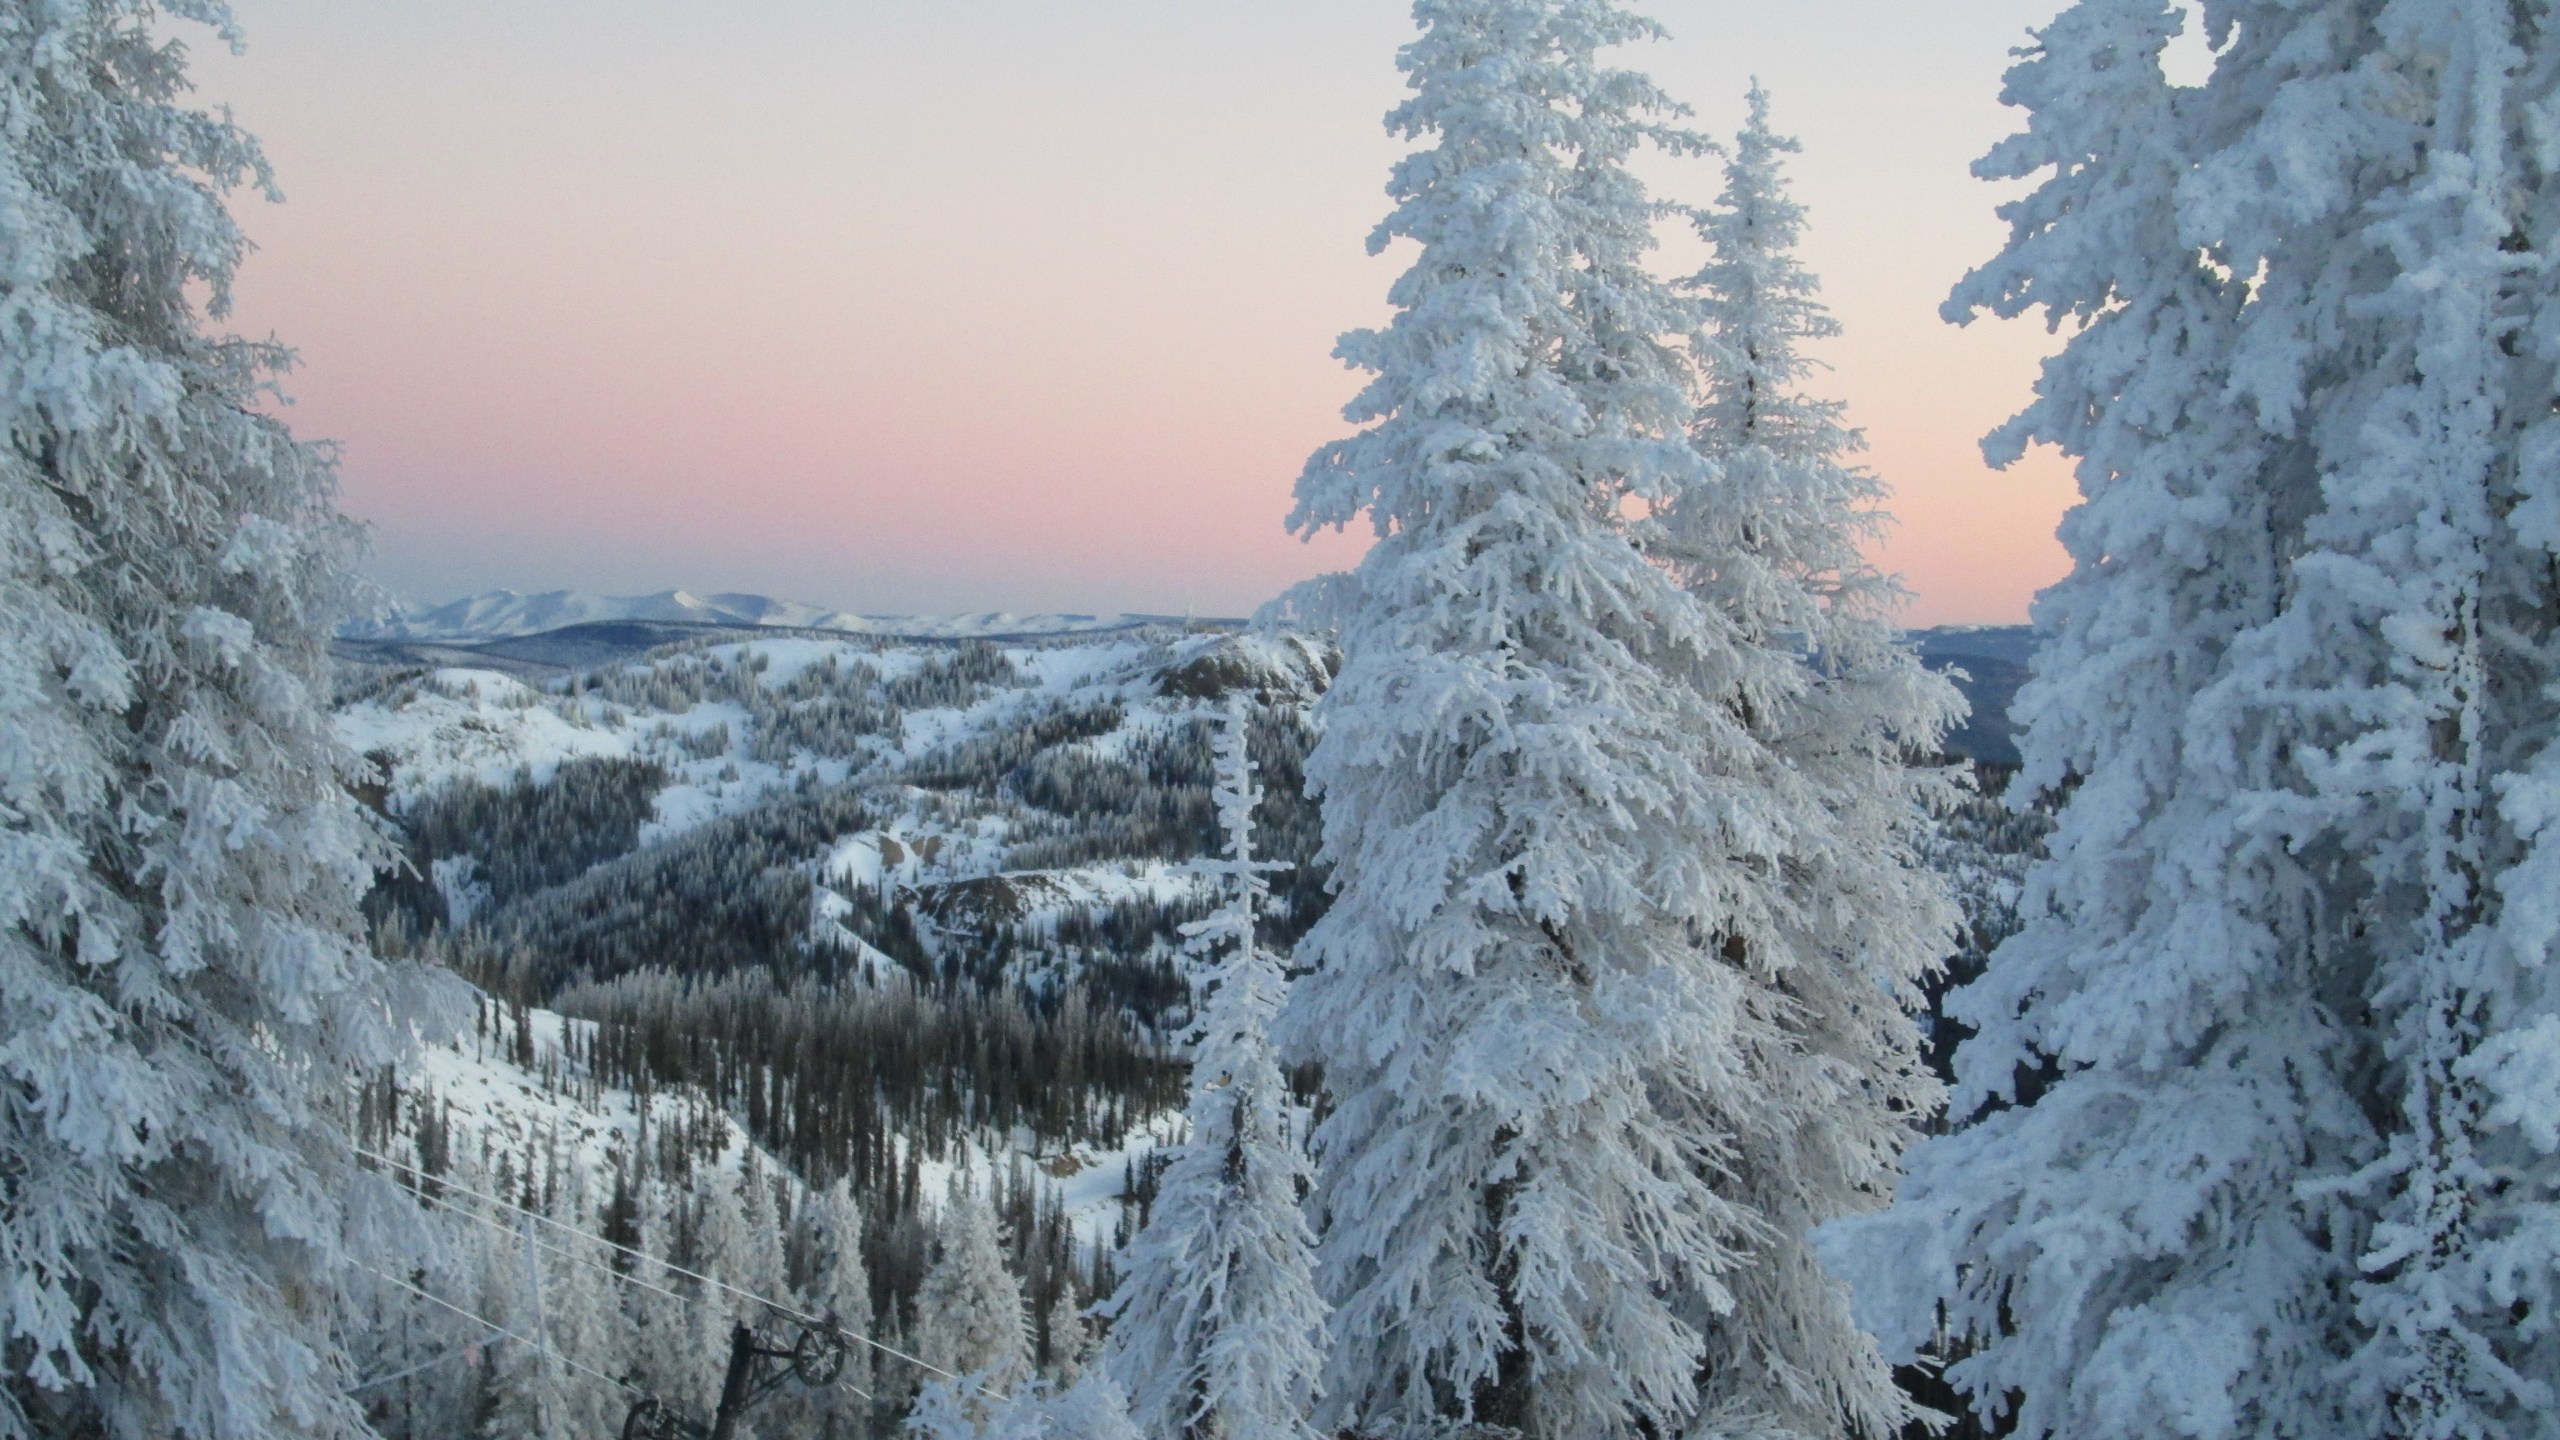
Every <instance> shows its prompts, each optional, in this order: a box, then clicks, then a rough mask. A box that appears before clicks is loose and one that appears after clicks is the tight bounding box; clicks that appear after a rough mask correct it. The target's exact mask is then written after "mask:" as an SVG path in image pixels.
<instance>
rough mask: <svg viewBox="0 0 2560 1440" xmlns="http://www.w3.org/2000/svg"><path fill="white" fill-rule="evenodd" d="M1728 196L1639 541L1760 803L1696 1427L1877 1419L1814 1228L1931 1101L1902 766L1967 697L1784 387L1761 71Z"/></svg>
mask: <svg viewBox="0 0 2560 1440" xmlns="http://www.w3.org/2000/svg"><path fill="white" fill-rule="evenodd" d="M1749 104H1750V118H1749V121H1748V123H1747V124H1746V125H1745V127H1744V129H1743V131H1742V133H1741V135H1740V136H1739V137H1738V138H1737V140H1736V142H1735V145H1734V149H1733V152H1732V157H1731V160H1730V162H1729V163H1728V164H1727V166H1726V167H1725V189H1724V193H1723V195H1722V196H1721V197H1720V199H1719V200H1718V201H1717V203H1716V206H1715V207H1714V209H1713V210H1711V211H1709V212H1707V213H1704V214H1702V215H1700V216H1699V217H1698V228H1699V233H1700V236H1701V238H1702V239H1704V240H1705V241H1706V242H1707V245H1708V248H1709V252H1710V257H1711V258H1710V260H1709V263H1708V265H1707V266H1706V268H1705V269H1704V270H1702V271H1701V272H1700V273H1699V274H1698V275H1697V276H1696V277H1694V278H1693V279H1692V281H1691V282H1690V283H1691V285H1692V286H1693V287H1694V288H1695V290H1696V292H1697V294H1698V296H1699V298H1700V300H1701V302H1702V304H1703V309H1704V316H1703V320H1704V322H1705V323H1704V334H1703V335H1702V344H1701V347H1700V354H1701V364H1700V378H1701V382H1702V390H1703V403H1702V404H1701V405H1700V407H1699V409H1698V413H1697V417H1696V420H1695V423H1694V427H1693V430H1694V435H1695V438H1696V442H1697V445H1698V448H1699V449H1700V450H1701V451H1702V452H1704V453H1705V454H1706V455H1707V456H1708V457H1709V458H1710V459H1711V460H1713V461H1714V462H1715V465H1714V469H1713V470H1712V471H1711V472H1710V474H1709V475H1708V476H1707V477H1706V478H1705V479H1703V480H1701V481H1700V482H1698V483H1695V484H1692V485H1690V486H1688V487H1687V488H1685V489H1684V490H1683V491H1682V492H1681V493H1680V494H1679V495H1678V496H1677V497H1676V498H1675V499H1674V500H1673V501H1672V502H1671V503H1670V504H1668V505H1666V506H1664V507H1663V508H1662V510H1661V511H1660V512H1659V516H1658V519H1659V524H1658V527H1656V528H1654V530H1653V533H1652V535H1651V537H1650V548H1651V550H1652V553H1653V554H1654V555H1655V556H1656V558H1658V559H1660V560H1662V561H1663V562H1664V563H1666V564H1667V565H1668V566H1669V567H1670V568H1671V571H1672V573H1673V574H1674V575H1676V576H1677V577H1679V578H1680V579H1681V580H1682V581H1683V582H1684V583H1685V584H1687V586H1688V587H1689V589H1690V593H1691V594H1692V595H1694V596H1695V597H1697V599H1698V600H1699V601H1700V602H1701V603H1702V605H1703V607H1704V610H1705V616H1704V624H1705V626H1706V629H1707V633H1708V636H1709V643H1708V645H1707V646H1706V647H1705V649H1704V652H1703V653H1702V654H1701V655H1699V656H1698V657H1697V658H1696V659H1695V660H1694V661H1693V662H1692V663H1691V667H1690V669H1689V673H1690V674H1691V675H1692V676H1693V678H1694V680H1695V683H1697V684H1698V685H1699V686H1700V687H1701V689H1702V690H1703V691H1704V692H1705V694H1706V695H1707V697H1708V698H1709V699H1710V700H1711V701H1712V702H1714V703H1715V704H1716V705H1717V706H1718V707H1719V708H1720V709H1721V710H1722V711H1724V712H1725V713H1726V714H1728V715H1730V716H1731V717H1733V721H1734V724H1733V728H1731V729H1729V730H1727V731H1724V732H1721V733H1719V734H1718V735H1717V736H1716V737H1714V740H1715V743H1714V744H1713V748H1712V749H1711V750H1710V751H1709V752H1708V753H1709V755H1710V756H1711V757H1712V761H1711V763H1712V764H1713V765H1714V767H1715V770H1716V773H1718V774H1719V775H1720V776H1722V777H1723V784H1724V785H1725V786H1727V787H1729V789H1730V791H1731V792H1732V793H1733V794H1734V796H1735V799H1736V801H1737V802H1739V803H1744V804H1748V805H1749V806H1751V807H1752V808H1753V809H1755V810H1757V811H1758V812H1759V813H1760V814H1761V815H1763V816H1765V817H1767V818H1766V819H1765V820H1764V821H1763V822H1762V826H1761V828H1759V829H1758V830H1757V831H1756V832H1755V833H1754V834H1752V835H1751V837H1750V839H1749V841H1748V842H1747V843H1745V844H1739V845H1737V844H1734V843H1732V842H1731V841H1730V840H1728V841H1727V842H1725V846H1724V849H1723V851H1722V853H1721V854H1720V855H1719V857H1718V858H1719V859H1720V860H1722V862H1723V863H1724V864H1725V865H1726V866H1728V867H1730V868H1731V870H1732V871H1733V872H1735V874H1736V876H1737V879H1738V880H1739V881H1740V882H1741V883H1738V884H1737V883H1735V882H1733V881H1728V884H1729V885H1732V887H1733V893H1732V896H1731V898H1730V899H1729V900H1728V901H1727V904H1728V905H1729V906H1730V907H1731V908H1730V911H1729V916H1728V918H1725V919H1723V920H1721V921H1719V922H1718V927H1717V928H1718V933H1720V934H1721V935H1722V936H1723V937H1724V945H1723V954H1722V958H1723V959H1724V961H1725V962H1726V963H1727V964H1729V965H1731V966H1732V967H1734V969H1735V970H1736V971H1738V972H1739V974H1740V976H1741V977H1742V979H1743V981H1744V986H1743V989H1742V990H1741V992H1740V994H1741V1009H1740V1013H1739V1015H1738V1017H1737V1022H1738V1023H1736V1024H1735V1026H1734V1029H1733V1039H1732V1040H1731V1042H1730V1044H1731V1047H1732V1050H1731V1058H1730V1060H1729V1061H1727V1063H1730V1064H1734V1065H1736V1066H1737V1067H1738V1068H1739V1069H1740V1070H1741V1072H1742V1074H1743V1076H1744V1083H1743V1085H1742V1087H1741V1088H1739V1089H1736V1090H1733V1091H1730V1092H1728V1093H1729V1095H1730V1097H1731V1103H1729V1104H1728V1105H1727V1106H1726V1107H1725V1108H1721V1109H1720V1110H1719V1111H1718V1112H1717V1113H1716V1114H1715V1115H1714V1117H1713V1123H1714V1126H1715V1127H1716V1129H1717V1130H1718V1131H1720V1132H1721V1133H1722V1134H1723V1135H1724V1136H1725V1137H1726V1138H1725V1153H1724V1155H1723V1156H1722V1158H1721V1159H1720V1161H1719V1162H1718V1168H1719V1169H1720V1171H1721V1172H1722V1173H1721V1174H1720V1176H1719V1177H1718V1179H1717V1182H1716V1189H1717V1193H1718V1194H1720V1195H1722V1196H1724V1197H1726V1198H1727V1199H1729V1200H1732V1201H1734V1202H1736V1203H1738V1204H1741V1205H1743V1206H1745V1207H1747V1208H1748V1209H1749V1211H1750V1212H1751V1214H1752V1215H1753V1216H1754V1217H1755V1220H1756V1221H1757V1231H1758V1233H1756V1234H1755V1235H1754V1236H1753V1237H1752V1238H1751V1239H1750V1240H1749V1242H1748V1243H1747V1246H1746V1248H1747V1250H1748V1252H1749V1254H1750V1257H1751V1258H1750V1263H1749V1264H1748V1265H1746V1266H1743V1267H1741V1268H1740V1269H1738V1270H1736V1271H1735V1272H1734V1273H1733V1274H1732V1275H1730V1276H1729V1277H1728V1278H1727V1279H1726V1281H1725V1284H1726V1286H1727V1287H1728V1289H1729V1290H1730V1291H1731V1294H1732V1298H1733V1305H1732V1308H1731V1309H1730V1310H1729V1311H1726V1312H1725V1313H1723V1314H1721V1315H1719V1316H1713V1317H1709V1316H1699V1317H1697V1323H1698V1324H1699V1325H1700V1326H1701V1328H1702V1329H1703V1330H1704V1332H1705V1334H1706V1338H1707V1356H1706V1361H1705V1365H1704V1381H1703V1387H1704V1394H1703V1397H1702V1398H1703V1405H1702V1413H1703V1416H1704V1418H1703V1420H1702V1421H1701V1426H1702V1429H1703V1430H1705V1431H1706V1432H1707V1433H1725V1431H1727V1430H1728V1429H1734V1428H1739V1429H1743V1430H1747V1431H1750V1432H1752V1433H1771V1432H1778V1433H1789V1434H1798V1435H1809V1436H1811V1435H1830V1434H1836V1433H1839V1432H1840V1431H1841V1429H1842V1428H1843V1427H1844V1426H1845V1427H1846V1428H1847V1429H1848V1430H1850V1431H1853V1432H1856V1433H1862V1434H1875V1435H1882V1434H1890V1433H1894V1432H1895V1431H1897V1430H1898V1429H1899V1428H1900V1427H1901V1425H1902V1424H1903V1422H1904V1421H1906V1420H1907V1419H1909V1418H1910V1416H1911V1413H1912V1412H1911V1407H1910V1405H1909V1403H1908V1402H1907V1401H1906V1400H1905V1398H1904V1397H1903V1395H1902V1392H1901V1391H1900V1389H1899V1388H1897V1387H1896V1386H1895V1384H1894V1383H1893V1378H1892V1375H1891V1372H1890V1371H1889V1369H1888V1368H1887V1367H1886V1365H1885V1363H1884V1361H1883V1358H1882V1356H1881V1354H1880V1353H1879V1352H1878V1350H1877V1348H1876V1345H1875V1342H1874V1341H1873V1340H1872V1339H1871V1338H1870V1337H1868V1336H1867V1335H1866V1334H1865V1333H1863V1332H1862V1331H1860V1330H1859V1328H1858V1327H1857V1324H1856V1323H1855V1321H1854V1320H1852V1318H1851V1317H1850V1312H1849V1303H1848V1294H1847V1291H1846V1290H1845V1289H1844V1288H1843V1287H1842V1286H1841V1285H1840V1283H1839V1282H1838V1281H1836V1280H1834V1279H1833V1278H1831V1277H1830V1276H1829V1275H1828V1274H1827V1273H1825V1271H1824V1270H1823V1268H1822V1266H1821V1264H1820V1262H1819V1261H1818V1260H1817V1259H1816V1258H1815V1256H1814V1254H1813V1251H1812V1248H1811V1244H1810V1240H1811V1236H1812V1232H1813V1230H1814V1228H1815V1227H1817V1226H1819V1225H1821V1224H1823V1223H1824V1222H1826V1221H1829V1220H1833V1219H1837V1218H1839V1217H1841V1216H1843V1215H1849V1214H1856V1213H1859V1212H1863V1211H1866V1210H1870V1209H1873V1208H1874V1207H1875V1206H1876V1204H1877V1203H1878V1202H1879V1201H1880V1200H1881V1199H1882V1198H1883V1197H1884V1196H1886V1195H1888V1194H1890V1193H1891V1191H1892V1185H1893V1180H1894V1177H1895V1173H1896V1169H1897V1165H1898V1161H1899V1158H1900V1156H1901V1153H1902V1151H1903V1150H1904V1149H1905V1148H1906V1147H1907V1146H1908V1145H1909V1144H1910V1143H1911V1142H1912V1140H1914V1139H1915V1138H1917V1130H1916V1128H1915V1127H1916V1126H1917V1124H1918V1123H1919V1121H1920V1120H1921V1119H1922V1118H1923V1117H1924V1116H1926V1115H1928V1114H1929V1113H1931V1112H1932V1111H1933V1110H1934V1109H1935V1108H1936V1105H1937V1101H1938V1093H1937V1086H1936V1084H1935V1082H1934V1081H1933V1080H1932V1079H1931V1078H1930V1077H1929V1074H1928V1071H1927V1068H1926V1066H1925V1065H1924V1064H1923V1063H1922V1062H1921V1058H1920V1035H1919V1030H1918V1027H1917V1026H1916V1024H1914V1022H1913V1020H1912V1017H1911V1010H1912V1009H1914V1008H1916V1007H1917V1006H1918V1005H1919V1004H1920V1003H1921V998H1922V997H1921V995H1920V992H1919V988H1918V982H1919V980H1920V978H1921V976H1922V975H1923V974H1924V973H1925V972H1926V970H1927V969H1928V968H1929V967H1930V966H1932V965H1934V964H1935V963H1936V962H1937V961H1938V959H1939V958H1940V957H1941V956H1942V955H1944V954H1945V952H1946V950H1947V947H1948V942H1949V938H1950V935H1951V933H1952V931H1953V928H1954V918H1955V917H1954V913H1953V910H1952V908H1951V904H1950V901H1949V900H1948V898H1947V896H1946V894H1945V892H1944V887H1943V884H1942V882H1941V881H1940V880H1939V878H1938V877H1937V876H1936V875H1935V874H1934V873H1932V872H1931V871H1929V870H1928V869H1927V868H1926V867H1925V866H1923V865H1922V864H1921V863H1920V862H1919V860H1918V858H1917V856H1916V854H1915V852H1914V849H1913V842H1914V840H1915V838H1916V837H1917V836H1918V834H1919V833H1920V832H1921V830H1922V827H1923V826H1924V825H1925V824H1926V823H1927V814H1928V812H1927V808H1926V805H1927V801H1928V799H1929V797H1930V795H1931V793H1932V792H1935V791H1939V790H1943V789H1944V788H1945V787H1946V784H1947V782H1946V780H1945V778H1944V777H1943V775H1941V774H1940V772H1938V771H1937V770H1935V769H1934V768H1916V767H1914V766H1913V765H1912V764H1911V763H1910V762H1909V760H1908V758H1907V754H1908V751H1909V750H1910V749H1911V748H1915V747H1916V748H1918V749H1921V750H1923V751H1924V752H1925V751H1926V750H1928V749H1930V748H1933V747H1934V744H1935V742H1936V740H1937V738H1938V737H1939V736H1940V735H1941V734H1942V733H1944V731H1945V729H1946V727H1947V726H1948V725H1949V724H1951V723H1952V722H1953V721H1954V720H1955V719H1956V718H1957V716H1958V715H1959V714H1960V713H1961V706H1962V700H1961V698H1960V697H1959V696H1958V695H1957V694H1956V692H1955V690H1954V687H1953V686H1951V685H1949V684H1948V683H1947V682H1946V681H1945V680H1944V679H1942V678H1940V677H1938V676H1934V675H1931V674H1930V673H1929V672H1927V671H1926V670H1924V669H1922V668H1921V666H1920V663H1919V660H1918V657H1917V656H1916V655H1914V654H1913V653H1912V651H1911V649H1910V648H1909V647H1908V646H1907V645H1906V644H1904V643H1903V641H1902V639H1901V637H1900V632H1899V629H1898V627H1896V625H1895V624H1894V622H1893V613H1892V612H1893V608H1894V606H1895V604H1896V603H1897V601H1898V599H1899V590H1898V588H1897V587H1896V586H1895V585H1894V583H1893V582H1892V581H1891V580H1890V579H1889V578H1888V577H1886V576H1884V575H1882V574H1879V573H1878V572H1877V571H1876V570H1875V569H1874V567H1873V566H1872V565H1871V564H1870V563H1869V562H1868V561H1867V560H1866V559H1865V557H1864V556H1863V555H1862V554H1861V553H1860V550H1859V546H1860V543H1861V542H1862V541H1865V540H1868V539H1870V538H1873V537H1874V536H1875V534H1876V533H1877V532H1878V531H1879V530H1880V529H1881V527H1882V525H1883V523H1884V517H1883V515H1882V513H1881V512H1880V511H1879V510H1878V508H1877V506H1878V503H1879V502H1880V501H1881V499H1882V498H1883V493H1884V492H1883V486H1882V485H1881V483H1880V482H1879V481H1878V480H1877V478H1876V477H1875V476H1874V475H1873V474H1872V473H1871V472H1869V471H1867V470H1865V469H1864V468H1862V467H1860V466H1858V465H1857V464H1856V463H1855V462H1854V459H1853V457H1854V455H1855V454H1856V452H1857V451H1858V450H1859V449H1860V448H1861V447H1862V444H1863V442H1862V440H1861V439H1860V437H1859V435H1858V434H1857V432H1856V431H1854V430H1851V429H1849V428H1848V427H1847V426H1846V425H1845V424H1844V423H1843V421H1842V418H1841V407H1840V405H1839V404H1838V403H1837V402H1834V401H1825V400H1816V399H1812V398H1809V397H1807V396H1805V395H1804V394H1802V393H1801V386H1802V382H1803V381H1804V380H1805V378H1806V377H1807V376H1808V375H1809V374H1810V373H1811V372H1812V371H1813V370H1814V368H1815V362H1814V361H1813V360H1812V359H1810V358H1809V357H1808V356H1807V355H1806V354H1805V352H1804V346H1805V345H1806V343H1807V342H1810V341H1817V340H1822V339H1826V338H1828V337H1830V336H1832V335H1835V334H1837V333H1838V331H1839V326H1838V324H1837V322H1835V321H1834V320H1833V319H1832V318H1831V316H1830V314H1829V312H1828V311H1827V310H1826V309H1825V308H1824V307H1823V305H1822V303H1821V301H1820V299H1819V298H1818V290H1819V286H1818V284H1817V282H1816V281H1815V280H1814V278H1813V277H1812V276H1811V275H1810V274H1808V273H1806V271H1805V270H1804V268H1803V267H1802V266H1801V265H1800V264H1799V263H1798V262H1797V260H1796V257H1795V247H1796V245H1797V243H1798V241H1799V239H1800V237H1801V235H1802V232H1803V228H1804V212H1803V210H1802V208H1801V207H1800V206H1798V205H1796V204H1795V202H1794V201H1793V200H1791V199H1790V198H1789V197H1788V195H1787V192H1786V183H1785V178H1784V175H1783V172H1782V170H1781V163H1782V158H1783V157H1784V156H1785V155H1787V154H1790V153H1792V152H1794V151H1795V150H1796V148H1797V146H1796V144H1795V142H1794V141H1792V140H1789V139H1786V138H1784V137H1782V136H1779V135H1777V134H1776V133H1774V132H1773V131H1772V130H1771V129H1770V127H1769V102H1768V96H1767V94H1766V93H1765V92H1763V91H1762V90H1760V89H1759V88H1758V87H1757V86H1754V87H1753V89H1752V91H1751V95H1750V102H1749Z"/></svg>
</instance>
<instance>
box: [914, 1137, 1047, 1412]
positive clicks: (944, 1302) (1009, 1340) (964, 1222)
mask: <svg viewBox="0 0 2560 1440" xmlns="http://www.w3.org/2000/svg"><path fill="white" fill-rule="evenodd" d="M941 1231H942V1234H941V1242H942V1243H941V1253H940V1254H939V1255H938V1256H936V1257H935V1259H934V1262H933V1268H932V1269H930V1270H928V1271H926V1272H925V1277H924V1284H923V1286H922V1287H921V1288H920V1289H919V1290H918V1291H917V1292H916V1354H917V1355H918V1357H920V1358H921V1359H923V1360H924V1361H925V1363H927V1364H929V1365H933V1366H935V1367H937V1368H939V1369H942V1370H945V1371H948V1372H950V1373H951V1374H953V1375H966V1376H970V1377H973V1378H974V1379H975V1380H976V1381H977V1382H978V1383H980V1384H983V1385H985V1386H988V1387H991V1388H993V1389H996V1390H998V1391H1007V1390H1011V1389H1012V1388H1014V1387H1015V1386H1017V1385H1019V1384H1021V1383H1023V1382H1024V1381H1027V1380H1028V1379H1030V1377H1031V1329H1030V1317H1029V1316H1027V1315H1026V1314H1024V1313H1023V1308H1022V1285H1021V1283H1020V1282H1019V1281H1017V1280H1015V1279H1014V1278H1013V1272H1012V1271H1011V1270H1008V1269H1006V1268H1005V1263H1004V1245H1003V1242H1002V1241H1000V1240H999V1239H997V1237H996V1217H995V1210H994V1207H993V1206H991V1205H990V1204H988V1202H987V1200H986V1199H985V1198H984V1197H983V1196H981V1195H979V1194H978V1193H977V1192H976V1191H974V1190H972V1189H970V1188H969V1186H968V1184H967V1177H966V1172H961V1173H957V1174H954V1175H953V1176H952V1181H951V1194H950V1196H949V1198H948V1200H947V1202H946V1204H945V1205H944V1207H943V1212H942V1225H941Z"/></svg>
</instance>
